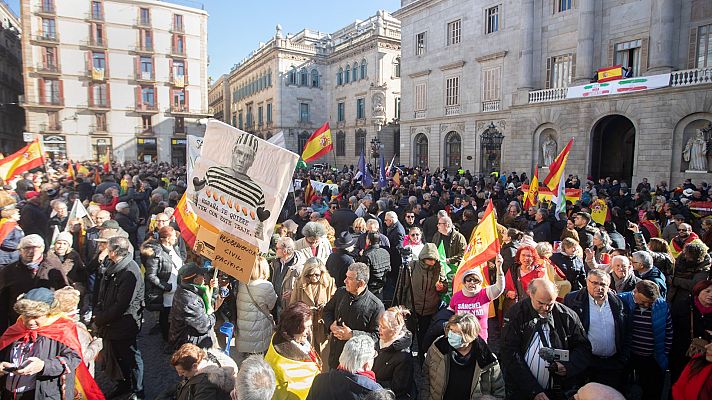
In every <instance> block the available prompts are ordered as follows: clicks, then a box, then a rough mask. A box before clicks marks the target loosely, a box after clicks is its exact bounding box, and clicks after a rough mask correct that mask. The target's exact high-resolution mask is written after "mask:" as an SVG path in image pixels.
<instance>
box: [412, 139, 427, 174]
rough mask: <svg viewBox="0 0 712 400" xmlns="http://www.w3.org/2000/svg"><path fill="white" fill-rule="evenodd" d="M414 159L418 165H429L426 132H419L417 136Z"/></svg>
mask: <svg viewBox="0 0 712 400" xmlns="http://www.w3.org/2000/svg"><path fill="white" fill-rule="evenodd" d="M414 147H415V151H414V158H415V159H414V160H413V161H415V165H416V166H418V167H427V166H428V137H427V136H425V134H424V133H419V134H418V136H416V137H415V146H414Z"/></svg>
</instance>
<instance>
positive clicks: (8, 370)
mask: <svg viewBox="0 0 712 400" xmlns="http://www.w3.org/2000/svg"><path fill="white" fill-rule="evenodd" d="M31 363H32V361H30V360H25V361H24V362H23V363H22V364H20V365H19V366H17V365H13V366H10V367H5V368H3V371H5V372H15V371H17V370H18V369H23V368H25V367H27V366H28V365H30V364H31Z"/></svg>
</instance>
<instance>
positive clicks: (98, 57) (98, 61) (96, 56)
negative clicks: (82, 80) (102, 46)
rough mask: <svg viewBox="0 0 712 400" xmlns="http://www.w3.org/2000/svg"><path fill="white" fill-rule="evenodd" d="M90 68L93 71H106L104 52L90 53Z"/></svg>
mask: <svg viewBox="0 0 712 400" xmlns="http://www.w3.org/2000/svg"><path fill="white" fill-rule="evenodd" d="M91 60H92V68H93V69H94V70H95V71H104V70H106V55H105V54H104V52H103V51H102V52H98V51H94V52H92V53H91Z"/></svg>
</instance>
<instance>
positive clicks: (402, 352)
mask: <svg viewBox="0 0 712 400" xmlns="http://www.w3.org/2000/svg"><path fill="white" fill-rule="evenodd" d="M412 343H413V334H412V333H410V331H407V330H406V331H405V334H404V335H403V336H401V337H399V338H398V339H396V340H395V341H393V343H391V344H390V345H388V346H387V347H383V348H381V347H380V343H378V342H377V343H376V349H377V350H378V356H377V357H376V359H375V360H374V361H373V368H372V370H373V372H374V373H375V374H376V381H377V382H378V383H380V384H381V386H383V387H384V388H386V389H391V390H392V391H393V392H394V393H395V395H396V399H397V400H401V399H411V398H414V397H412V396H411V389H412V388H414V387H415V382H414V381H413V355H412V354H411V353H410V346H411V344H412Z"/></svg>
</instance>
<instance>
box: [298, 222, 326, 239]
mask: <svg viewBox="0 0 712 400" xmlns="http://www.w3.org/2000/svg"><path fill="white" fill-rule="evenodd" d="M302 235H304V237H324V236H326V228H324V225H322V224H320V223H318V222H316V221H309V222H307V223H306V225H304V228H302Z"/></svg>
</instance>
